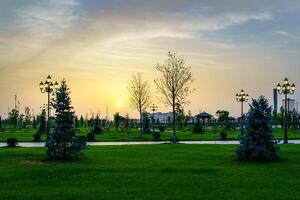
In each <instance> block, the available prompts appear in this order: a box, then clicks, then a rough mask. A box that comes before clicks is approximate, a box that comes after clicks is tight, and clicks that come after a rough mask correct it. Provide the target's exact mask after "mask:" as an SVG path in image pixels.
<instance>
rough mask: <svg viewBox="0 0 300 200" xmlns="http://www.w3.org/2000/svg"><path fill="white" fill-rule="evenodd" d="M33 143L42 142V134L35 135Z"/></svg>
mask: <svg viewBox="0 0 300 200" xmlns="http://www.w3.org/2000/svg"><path fill="white" fill-rule="evenodd" d="M33 141H34V142H40V141H41V134H40V133H38V132H37V133H35V134H34V135H33Z"/></svg>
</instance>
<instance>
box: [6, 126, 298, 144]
mask: <svg viewBox="0 0 300 200" xmlns="http://www.w3.org/2000/svg"><path fill="white" fill-rule="evenodd" d="M36 131H37V130H35V129H33V128H28V129H8V130H6V131H4V132H0V142H5V141H6V140H7V138H10V137H15V138H17V140H18V141H19V142H31V141H33V134H34V133H36ZM88 131H89V129H88V128H81V129H78V130H77V132H76V135H77V136H86V134H87V133H88ZM220 131H221V129H220V128H218V129H216V132H215V130H214V129H206V130H205V133H204V134H194V133H192V131H191V130H178V132H177V137H178V139H179V140H181V141H205V140H220V135H219V133H220ZM239 134H240V130H238V129H236V130H228V131H227V135H228V137H227V139H228V140H237V139H238V138H239ZM171 135H172V132H171V131H170V130H167V131H166V132H163V133H161V140H163V141H169V140H170V138H171ZM274 135H275V137H276V139H282V138H283V129H279V128H274ZM288 136H289V139H300V132H299V131H297V130H294V129H290V130H289V133H288ZM45 138H46V136H45V134H44V135H42V141H45ZM128 140H129V141H151V140H153V137H152V134H144V136H143V137H141V136H140V133H139V131H138V130H137V129H130V130H129V131H128V132H126V131H116V130H115V129H113V128H111V129H110V130H109V131H108V130H105V131H104V134H102V135H96V141H100V142H105V141H107V142H108V141H128Z"/></svg>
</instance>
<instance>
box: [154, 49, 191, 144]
mask: <svg viewBox="0 0 300 200" xmlns="http://www.w3.org/2000/svg"><path fill="white" fill-rule="evenodd" d="M156 69H157V70H158V71H159V72H160V73H161V77H160V78H158V79H155V80H154V82H155V84H156V86H157V90H158V92H159V93H160V94H161V97H162V98H161V99H162V101H163V102H164V103H165V104H166V105H167V106H171V107H172V109H173V110H172V111H173V122H172V124H173V143H176V107H177V106H178V105H180V106H183V105H184V104H187V103H189V102H188V101H187V96H188V95H189V94H190V93H191V92H192V90H191V89H190V86H191V83H192V82H193V79H192V72H191V67H190V66H187V65H186V63H185V60H184V59H183V58H181V57H177V55H176V53H175V52H173V53H172V52H168V59H167V60H166V61H165V62H164V64H162V65H160V64H157V66H156Z"/></svg>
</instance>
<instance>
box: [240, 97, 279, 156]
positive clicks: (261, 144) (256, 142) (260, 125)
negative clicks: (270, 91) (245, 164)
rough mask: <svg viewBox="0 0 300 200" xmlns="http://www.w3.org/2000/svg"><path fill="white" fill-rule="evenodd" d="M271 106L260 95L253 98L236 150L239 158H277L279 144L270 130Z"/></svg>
mask: <svg viewBox="0 0 300 200" xmlns="http://www.w3.org/2000/svg"><path fill="white" fill-rule="evenodd" d="M271 113H272V107H271V106H269V103H268V100H267V99H266V98H265V97H263V96H261V97H259V99H257V100H255V99H253V101H252V104H251V105H250V110H249V112H248V114H247V116H246V120H245V133H244V135H243V136H242V137H241V138H240V145H239V147H238V148H237V150H236V153H237V156H238V158H239V159H240V160H277V159H278V152H279V146H278V145H277V141H276V140H275V138H274V135H273V130H272V116H271Z"/></svg>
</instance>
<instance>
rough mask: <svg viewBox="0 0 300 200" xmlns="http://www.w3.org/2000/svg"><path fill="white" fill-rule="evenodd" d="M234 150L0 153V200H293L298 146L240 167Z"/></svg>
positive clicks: (299, 169) (299, 174)
mask: <svg viewBox="0 0 300 200" xmlns="http://www.w3.org/2000/svg"><path fill="white" fill-rule="evenodd" d="M235 148H236V146H234V145H137V146H105V147H90V148H89V149H88V150H87V151H86V158H85V159H84V160H82V161H80V162H48V161H45V160H44V149H42V148H0V163H1V164H0V171H1V173H0V182H1V184H0V199H1V200H5V199H14V200H17V199H37V200H41V199H43V200H44V199H72V200H75V199H80V200H81V199H156V200H157V199H230V200H233V199H249V200H253V199H297V198H299V196H300V159H299V158H300V156H299V155H300V146H299V145H298V146H297V145H281V152H280V156H281V158H282V159H281V160H280V161H278V162H274V163H258V162H238V161H236V159H235V154H234V150H235Z"/></svg>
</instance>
